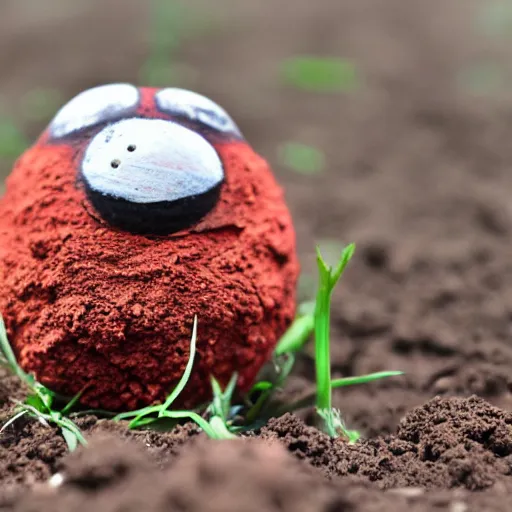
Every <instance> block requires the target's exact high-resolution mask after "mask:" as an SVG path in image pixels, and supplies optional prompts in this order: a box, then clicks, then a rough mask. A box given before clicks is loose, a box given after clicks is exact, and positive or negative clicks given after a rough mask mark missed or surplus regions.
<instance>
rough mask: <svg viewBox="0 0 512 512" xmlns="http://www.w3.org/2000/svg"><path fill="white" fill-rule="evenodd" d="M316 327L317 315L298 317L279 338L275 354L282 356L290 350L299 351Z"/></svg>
mask: <svg viewBox="0 0 512 512" xmlns="http://www.w3.org/2000/svg"><path fill="white" fill-rule="evenodd" d="M314 328H315V316H314V315H313V314H310V315H304V316H300V317H298V318H296V319H295V320H294V321H293V323H292V325H290V327H289V328H288V330H287V331H286V332H285V333H284V334H283V336H282V337H281V339H280V340H279V342H278V344H277V347H276V349H275V352H274V354H275V355H276V356H280V355H283V354H285V353H289V352H292V353H296V352H299V351H300V350H301V349H302V348H303V347H304V345H305V344H306V342H307V341H308V339H309V338H310V336H311V334H312V333H313V330H314Z"/></svg>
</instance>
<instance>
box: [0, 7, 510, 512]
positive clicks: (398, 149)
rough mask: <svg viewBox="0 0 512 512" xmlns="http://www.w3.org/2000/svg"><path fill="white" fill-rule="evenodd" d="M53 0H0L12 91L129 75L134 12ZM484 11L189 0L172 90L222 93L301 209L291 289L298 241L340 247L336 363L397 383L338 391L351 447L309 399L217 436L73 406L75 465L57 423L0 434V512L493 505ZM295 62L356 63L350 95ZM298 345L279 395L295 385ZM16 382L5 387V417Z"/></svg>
mask: <svg viewBox="0 0 512 512" xmlns="http://www.w3.org/2000/svg"><path fill="white" fill-rule="evenodd" d="M45 1H46V0H45ZM43 3H45V2H41V4H43ZM48 3H52V4H55V5H60V4H62V5H61V6H60V7H61V11H59V12H61V13H63V14H61V16H58V17H52V18H50V17H48V16H47V14H46V11H44V10H41V12H40V13H39V18H37V19H33V18H32V17H31V16H32V15H29V14H28V13H27V12H25V10H24V9H23V8H22V6H23V5H24V3H23V2H18V1H17V0H16V1H14V0H12V1H6V2H4V4H3V5H2V7H1V8H0V14H2V11H3V14H5V16H4V15H0V43H1V45H2V47H3V48H10V49H11V51H9V52H6V53H3V54H2V56H1V58H0V64H1V66H2V70H5V71H6V72H2V76H1V77H0V91H1V93H2V95H3V96H4V97H5V98H6V99H7V100H8V104H13V105H14V104H15V103H16V101H17V100H18V99H19V97H20V95H21V94H22V92H23V91H24V90H28V89H29V88H30V87H33V86H58V87H59V88H60V89H61V90H62V91H64V93H65V94H67V95H72V94H74V93H76V92H78V91H79V90H81V89H83V88H86V87H88V86H90V85H93V84H94V83H101V82H109V81H113V80H116V81H122V80H128V81H133V82H138V81H139V79H138V70H139V68H140V66H141V65H142V63H143V62H144V60H145V59H146V58H147V52H148V37H147V33H148V17H147V13H145V12H143V9H141V7H140V5H142V3H139V2H135V1H126V2H123V5H122V8H121V6H120V2H119V1H117V2H116V1H115V0H108V1H99V0H97V1H96V0H95V1H91V2H88V3H87V6H86V7H80V8H78V7H76V9H73V8H72V7H65V6H72V5H75V4H76V5H78V4H80V5H85V4H84V3H83V2H69V1H66V2H64V1H62V2H60V3H59V2H58V1H57V0H52V1H51V2H50V1H49V0H48ZM491 4H492V5H491ZM499 4H500V5H501V4H503V5H504V4H505V2H504V1H502V2H496V4H494V3H492V2H489V1H488V0H431V1H429V2H425V1H424V0H344V1H343V2H340V1H339V0H317V1H315V2H311V1H309V0H277V1H276V0H259V1H257V2H240V1H238V0H217V1H216V2H215V12H213V11H211V7H210V8H208V5H211V3H208V2H206V1H205V2H204V3H202V2H200V1H199V0H195V1H193V2H190V3H189V5H190V6H192V7H193V9H196V10H197V9H199V7H201V10H197V12H198V13H200V14H199V15H200V16H203V17H209V16H211V17H212V19H215V23H214V26H213V28H212V29H211V30H206V31H204V33H200V34H197V33H196V34H195V35H194V37H193V38H190V39H187V40H185V41H183V43H182V44H181V46H180V47H179V49H178V50H177V52H176V54H175V55H174V56H173V58H174V59H175V65H176V69H177V70H178V73H177V75H176V83H177V85H180V86H187V87H189V88H191V89H194V90H197V91H198V92H202V93H204V94H206V95H208V96H210V97H212V98H214V99H215V100H217V101H218V102H219V103H220V104H222V105H223V106H224V107H226V109H227V110H228V111H229V112H230V114H231V115H232V116H233V118H234V119H235V120H236V121H237V123H238V124H239V126H240V128H241V129H242V131H243V132H244V134H245V135H246V137H247V139H248V140H249V141H250V142H251V143H252V144H253V145H254V147H255V148H256V149H257V150H258V151H259V152H260V153H261V154H263V155H264V156H265V157H267V158H268V159H269V160H270V162H271V164H272V166H273V168H274V170H275V172H276V175H277V177H278V179H279V181H280V182H281V183H282V184H283V186H284V187H285V190H286V193H287V199H288V203H289V206H290V208H291V210H292V214H293V216H294V219H295V223H296V230H297V236H298V241H299V256H300V258H301V262H302V267H303V274H304V280H303V283H302V287H301V294H302V298H303V299H308V298H310V296H309V295H308V293H311V290H312V289H313V287H314V281H315V278H314V275H315V266H314V263H315V262H314V245H315V243H320V244H321V247H322V248H324V252H325V253H326V254H327V255H328V256H329V257H331V259H334V257H335V255H336V254H337V252H338V251H339V249H340V248H341V246H342V245H343V244H344V243H347V242H350V241H354V242H356V245H357V251H356V255H355V257H354V260H353V262H352V263H351V264H350V267H349V269H348V271H347V273H346V275H345V276H344V278H343V282H342V284H341V286H340V289H339V291H337V292H336V295H335V297H334V303H333V312H332V321H333V367H334V372H335V374H336V375H337V376H338V375H339V376H341V375H357V374H362V373H368V372H372V371H380V370H394V369H399V370H403V371H405V372H406V375H405V376H404V377H400V378H395V379H390V380H387V381H381V382H379V383H373V384H371V385H368V386H364V387H353V388H345V389H343V390H340V391H339V392H337V393H336V396H335V405H336V406H337V407H339V408H340V409H341V410H342V411H343V415H344V419H345V421H346V423H347V424H348V426H349V427H350V428H358V429H360V430H361V431H362V432H363V434H364V440H363V441H361V442H359V443H357V444H356V445H353V446H349V445H347V444H345V443H344V442H343V441H341V440H331V439H329V438H328V437H327V436H325V435H324V434H322V433H321V432H319V431H318V430H316V429H315V428H313V427H310V426H307V424H306V423H305V422H307V421H308V420H309V419H310V417H309V416H310V414H309V413H308V411H305V412H304V413H302V414H301V415H300V416H291V415H286V416H284V417H281V418H278V419H274V420H272V421H271V422H270V423H269V424H268V426H266V427H265V428H263V429H262V430H261V432H258V433H255V434H254V435H253V436H250V437H248V438H246V439H242V440H239V441H233V442H224V443H219V442H213V441H208V440H207V439H205V438H204V435H203V434H198V432H197V430H196V428H195V427H193V426H190V425H187V426H184V427H180V428H178V429H176V430H175V431H174V432H171V433H157V432H151V433H149V432H142V433H141V432H139V433H137V432H129V431H127V430H126V428H125V426H124V425H122V424H114V423H112V422H111V421H109V420H105V419H97V418H95V417H89V416H88V417H85V418H81V419H79V420H77V421H78V422H79V424H80V426H81V427H82V429H83V430H84V432H85V434H86V436H87V437H88V438H89V439H90V443H89V446H88V447H87V448H86V449H81V450H78V451H77V452H75V453H73V454H71V455H68V454H67V452H66V445H65V443H64V441H63V439H62V438H61V437H60V436H59V435H58V433H57V432H56V431H54V430H53V429H51V428H48V427H46V426H44V425H41V424H39V423H33V422H29V421H20V422H18V423H17V424H15V425H14V426H11V427H9V428H8V429H6V431H5V432H4V433H3V434H2V436H1V438H0V479H1V480H0V481H1V482H2V484H1V491H0V510H6V511H10V510H20V511H36V510H37V511H43V512H45V511H47V510H48V511H50V510H55V511H59V510H78V511H80V510H90V509H93V510H96V511H97V512H107V511H121V510H122V511H128V510H148V511H164V510H165V511H167V510H168V511H180V512H192V511H206V512H207V511H240V510H247V511H251V510H254V511H273V510H275V511H278V510H279V511H292V510H293V511H302V510H304V511H316V510H318V511H325V512H327V511H329V512H334V511H363V510H364V511H373V510H375V511H377V510H378V511H386V510H397V511H400V510H403V511H406V510H411V511H430V510H440V511H441V510H446V511H449V512H466V511H482V510H493V511H494V510H496V511H501V510H503V511H505V510H509V509H510V506H509V496H510V492H511V490H512V474H511V473H512V469H511V468H512V466H511V463H512V458H511V457H512V430H511V428H512V415H511V414H510V412H509V411H512V394H511V391H512V371H511V369H512V262H511V258H510V253H511V249H512V208H511V203H510V190H512V172H511V167H512V145H511V144H510V130H511V129H512V128H511V124H510V119H512V94H511V92H510V91H512V88H510V87H508V85H509V84H508V81H509V78H510V77H512V73H511V71H512V69H511V68H510V62H512V60H511V57H512V55H511V53H512V50H511V48H512V46H511V45H510V44H509V43H510V40H509V37H510V33H509V34H508V35H507V33H506V32H507V31H506V30H501V29H499V26H497V23H498V24H499V22H502V21H503V20H504V21H505V22H506V12H508V11H498V10H497V9H494V11H493V12H491V10H492V9H491V8H492V6H493V5H494V6H495V7H500V5H499ZM484 9H487V10H485V11H484ZM43 11H44V12H43ZM31 12H32V11H31ZM48 12H49V11H48ZM496 13H498V14H499V16H496ZM500 13H501V14H500ZM504 13H505V14H504ZM34 16H35V15H34ZM493 20H494V21H493ZM491 21H493V23H491ZM4 25H5V26H4ZM505 25H506V23H505ZM27 27H29V28H27ZM90 27H94V30H93V31H92V32H94V37H91V30H90ZM493 27H494V28H493ZM501 28H502V29H503V26H502V27H501ZM505 28H507V27H505ZM4 29H5V30H4ZM491 29H492V30H494V32H492V30H491ZM491 32H492V33H491ZM114 36H115V37H114ZM63 38H64V39H65V40H66V41H68V43H66V44H62V40H63ZM302 54H311V55H322V56H323V55H334V56H341V57H345V58H348V59H351V60H353V61H354V62H355V63H356V64H357V69H358V73H359V82H360V85H359V87H358V88H357V89H356V90H355V91H353V92H351V93H346V94H343V93H341V94H336V93H333V94H323V95H321V94H315V93H311V92H304V91H299V90H296V89H294V88H292V87H290V86H289V85H286V84H285V83H283V81H282V80H281V79H280V63H281V62H282V60H283V59H286V58H288V57H291V56H294V55H302ZM66 63H67V64H66ZM482 70H487V74H485V77H487V78H486V80H484V79H483V75H482ZM489 70H490V71H489ZM496 70H498V71H496ZM490 73H491V74H492V76H491V75H490ZM173 85H174V84H173ZM15 110H16V109H15V108H14V107H13V112H15ZM28 128H29V129H30V130H34V133H37V130H38V129H40V128H41V126H35V125H34V126H32V125H30V126H28ZM288 140H292V141H299V142H302V143H306V144H310V145H313V146H316V147H318V148H320V149H321V150H322V151H324V153H325V156H326V162H327V165H326V169H325V170H324V171H323V172H321V173H318V174H315V175H300V174H297V173H295V172H293V171H291V170H289V169H287V168H285V166H284V165H283V164H282V163H281V162H280V159H279V146H280V144H282V143H283V142H286V141H288ZM310 352H311V350H310V347H309V348H308V349H307V350H306V354H305V355H304V356H303V357H302V358H301V359H300V361H299V363H298V365H297V368H296V372H295V374H294V376H293V378H292V379H291V380H290V383H289V389H288V391H287V392H286V393H288V395H286V393H285V398H286V396H289V397H291V396H292V395H293V396H297V395H300V394H301V393H303V392H304V393H306V392H308V391H309V390H310V389H311V386H312V384H311V383H312V377H313V369H314V367H313V362H312V359H311V357H310ZM20 393H21V390H20V389H19V386H18V384H17V383H16V381H15V380H14V379H13V378H10V377H5V378H2V379H1V380H0V403H2V404H3V410H2V415H3V417H5V418H7V417H8V414H9V410H10V409H11V407H12V406H11V402H10V401H9V397H13V396H14V397H16V396H20ZM290 399H291V398H290Z"/></svg>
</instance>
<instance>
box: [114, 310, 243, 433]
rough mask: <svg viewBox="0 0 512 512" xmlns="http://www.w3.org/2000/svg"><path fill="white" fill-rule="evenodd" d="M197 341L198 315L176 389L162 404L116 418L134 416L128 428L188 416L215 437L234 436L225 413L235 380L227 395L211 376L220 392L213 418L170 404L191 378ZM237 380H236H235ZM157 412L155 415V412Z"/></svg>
mask: <svg viewBox="0 0 512 512" xmlns="http://www.w3.org/2000/svg"><path fill="white" fill-rule="evenodd" d="M196 341H197V316H195V317H194V325H193V328H192V337H191V339H190V353H189V358H188V362H187V365H186V367H185V371H184V372H183V375H182V376H181V379H180V380H179V382H178V384H177V386H176V387H175V388H174V389H173V391H172V392H171V393H170V394H169V396H168V397H167V399H166V400H165V402H164V403H163V404H158V405H151V406H149V407H144V408H143V409H139V410H136V411H129V412H123V413H120V414H118V415H117V416H115V417H114V418H113V419H114V421H120V420H126V419H130V418H132V420H131V421H130V423H129V424H128V428H130V429H136V428H140V427H146V426H148V425H151V424H152V423H156V422H158V421H160V420H162V419H171V420H181V419H189V420H192V421H194V422H195V423H197V425H198V426H199V427H200V428H201V429H202V430H204V432H205V433H206V434H207V435H208V436H209V437H211V438H213V439H229V438H232V437H234V436H233V435H232V434H231V433H230V432H229V430H228V428H227V427H226V416H225V414H224V411H225V405H224V404H225V400H226V398H229V399H230V398H231V394H232V392H233V391H232V390H234V383H233V384H232V385H231V388H232V390H231V391H229V390H228V393H227V394H226V396H224V394H223V393H222V391H221V390H220V386H219V384H218V383H217V381H215V379H212V385H213V387H214V394H215V391H216V392H217V396H216V399H217V401H216V400H215V398H214V401H213V402H212V410H213V411H214V412H215V414H214V415H213V416H212V417H211V418H210V420H209V421H208V420H206V419H204V418H203V417H202V416H201V415H199V414H198V413H197V412H195V411H189V410H178V411H173V410H170V409H169V408H170V407H171V405H172V404H173V403H174V402H175V401H176V399H177V398H178V397H179V395H180V394H181V392H182V391H183V389H184V388H185V386H186V385H187V382H188V380H189V379H190V375H191V373H192V368H193V365H194V358H195V355H196ZM235 382H236V381H235ZM155 415H156V416H155Z"/></svg>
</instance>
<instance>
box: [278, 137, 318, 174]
mask: <svg viewBox="0 0 512 512" xmlns="http://www.w3.org/2000/svg"><path fill="white" fill-rule="evenodd" d="M279 158H280V160H281V163H282V164H283V165H284V166H285V167H288V168H289V169H291V170H292V171H295V172H298V173H300V174H318V173H320V172H322V171H323V170H324V168H325V155H324V153H323V152H322V151H320V150H319V149H317V148H314V147H312V146H307V145H306V144H301V143H300V142H285V143H284V144H282V145H281V146H280V148H279Z"/></svg>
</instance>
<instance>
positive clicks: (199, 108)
mask: <svg viewBox="0 0 512 512" xmlns="http://www.w3.org/2000/svg"><path fill="white" fill-rule="evenodd" d="M165 95H174V98H172V99H171V98H168V97H165ZM155 105H156V108H157V109H158V110H159V111H160V112H162V113H163V114H167V115H170V116H173V117H176V118H180V119H185V120H186V121H188V122H190V123H193V124H199V125H201V126H203V127H205V128H206V129H208V130H211V131H214V132H216V133H219V134H223V135H227V136H230V137H233V138H235V139H243V135H242V133H241V131H240V129H239V128H238V126H237V125H236V123H235V121H234V120H233V118H232V117H231V116H230V115H229V114H228V113H227V111H226V110H225V109H223V108H222V107H221V106H220V105H219V104H217V103H215V102H214V101H213V100H211V99H210V98H208V97H207V96H203V95H202V94H199V93H196V92H194V91H190V90H188V89H181V88H178V87H166V88H164V89H160V90H159V91H157V92H156V93H155ZM196 129H197V128H196Z"/></svg>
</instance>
